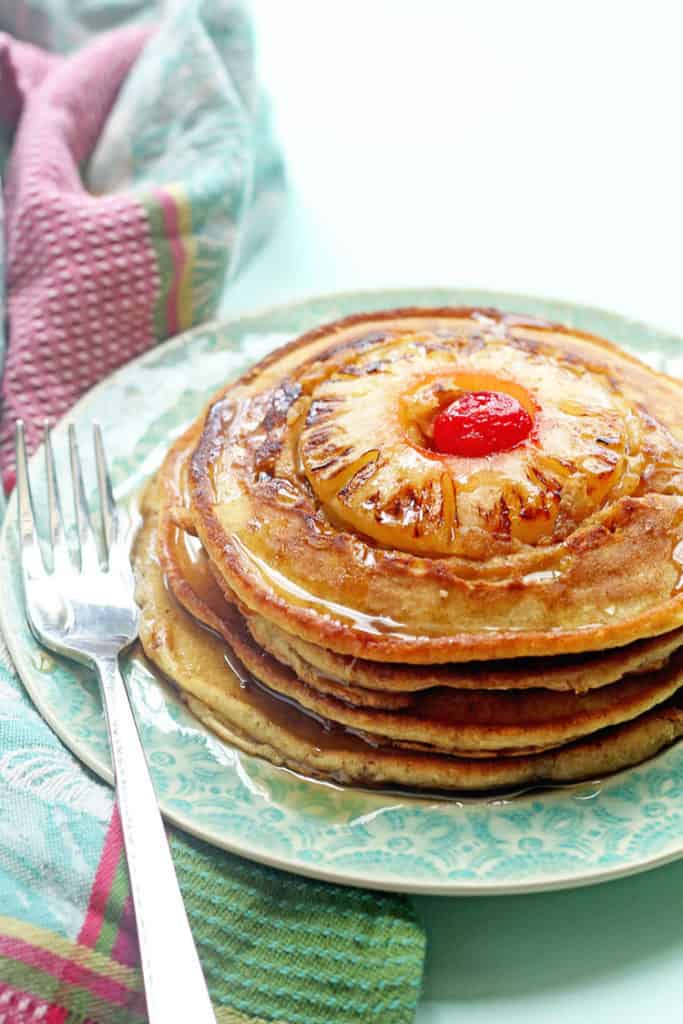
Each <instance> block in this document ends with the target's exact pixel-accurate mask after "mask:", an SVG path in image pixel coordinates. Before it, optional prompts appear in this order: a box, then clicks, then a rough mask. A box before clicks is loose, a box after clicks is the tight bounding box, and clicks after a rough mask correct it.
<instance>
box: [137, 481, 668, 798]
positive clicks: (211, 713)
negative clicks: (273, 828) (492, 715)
mask: <svg viewBox="0 0 683 1024" xmlns="http://www.w3.org/2000/svg"><path fill="white" fill-rule="evenodd" d="M156 497H157V495H156V489H155V487H152V488H150V489H149V491H148V492H147V498H146V502H145V505H144V509H143V511H144V523H143V526H142V528H141V530H140V532H139V534H138V537H137V539H136V545H135V552H134V564H135V570H136V577H137V581H138V588H137V599H138V602H139V604H140V606H141V625H140V640H141V643H142V645H143V648H144V651H145V653H146V655H147V656H148V658H149V659H150V661H151V662H152V663H153V664H154V665H156V666H157V668H158V669H159V670H161V672H163V673H164V674H165V675H166V676H167V677H168V678H169V679H170V680H172V681H173V682H174V683H175V685H176V686H178V687H179V688H180V690H181V692H182V693H183V695H184V697H185V699H186V700H187V702H188V705H189V706H190V707H191V709H192V710H193V712H194V713H195V714H196V715H197V716H198V717H199V718H200V719H201V720H202V721H203V722H205V724H207V725H208V726H209V727H210V728H212V729H214V730H215V731H216V732H217V733H218V734H219V735H222V736H223V737H224V738H225V739H227V740H228V741H229V742H230V743H231V744H233V745H234V746H236V747H238V748H239V749H242V750H245V751H246V752H248V753H252V754H257V755H259V756H262V757H266V758H267V759H268V760H270V761H271V762H273V763H275V764H280V765H285V766H287V767H290V768H292V769H294V770H297V771H302V772H305V773H306V774H308V775H312V776H317V777H322V778H333V779H335V780H337V781H340V782H354V783H361V784H366V785H404V786H409V787H413V788H426V789H430V790H482V789H496V788H500V787H504V786H511V785H519V784H524V785H527V784H536V783H539V782H570V781H576V780H580V779H584V778H593V777H596V776H602V775H604V774H607V773H609V772H613V771H617V770H619V769H621V768H624V767H627V766H628V765H630V764H634V763H637V762H638V761H640V760H643V759H644V758H646V757H649V756H652V755H653V754H655V753H656V752H657V751H658V750H661V749H662V748H663V747H665V746H667V745H668V744H670V743H671V742H673V741H674V740H675V739H676V738H677V737H678V736H680V735H681V734H682V733H683V707H682V706H681V705H680V704H677V703H676V702H675V699H674V701H669V702H667V703H666V704H664V705H662V706H660V707H659V708H657V709H655V710H653V711H650V712H647V713H646V714H644V715H641V716H639V717H638V718H637V719H635V720H634V721H633V722H630V723H628V724H626V725H621V726H616V727H614V728H611V729H606V730H603V731H601V732H599V733H597V734H594V735H592V736H591V737H590V738H588V739H586V740H581V741H578V742H576V743H573V744H569V745H567V746H563V747H559V748H556V749H554V750H552V751H547V752H544V753H540V754H533V755H526V756H520V757H502V756H498V757H495V758H458V757H452V756H448V755H442V754H437V753H426V752H422V751H412V750H406V749H401V748H396V747H392V746H390V745H389V746H377V747H374V746H371V745H370V744H368V743H367V742H366V741H364V740H363V739H361V738H359V737H356V736H354V735H351V734H349V732H348V731H347V730H345V729H343V728H340V727H335V726H330V725H329V724H328V723H325V722H323V721H320V720H317V719H315V718H313V717H311V715H309V714H305V713H304V712H303V711H301V710H299V709H298V708H297V707H296V705H295V704H294V703H293V702H289V701H287V702H285V701H283V700H282V699H279V698H276V697H275V696H273V695H272V694H270V693H268V692H267V691H266V690H264V689H263V688H261V687H259V686H257V685H255V684H253V683H251V682H250V681H249V680H244V679H240V678H239V677H238V676H237V675H236V674H235V673H233V672H232V671H230V669H229V668H228V667H227V665H226V661H225V645H224V643H223V641H222V640H221V639H220V638H219V637H217V636H216V635H215V634H214V633H213V632H211V631H210V630H207V629H206V628H204V627H202V626H201V625H200V624H199V623H198V622H196V621H195V620H194V619H193V618H192V617H191V616H190V615H189V614H188V613H187V612H185V611H184V610H183V609H182V607H181V606H180V605H179V603H178V602H177V601H176V600H175V599H174V598H173V596H172V595H171V593H170V591H169V589H168V588H167V587H166V586H165V583H164V579H163V574H162V571H161V568H160V565H159V562H158V559H157V554H156V552H157V525H158V523H157V514H156V510H155V500H156Z"/></svg>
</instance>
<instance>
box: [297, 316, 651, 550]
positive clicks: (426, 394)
mask: <svg viewBox="0 0 683 1024" xmlns="http://www.w3.org/2000/svg"><path fill="white" fill-rule="evenodd" d="M467 346H468V339H467V336H464V337H463V336H462V335H460V336H458V334H457V333H455V334H453V335H452V336H451V337H443V338H437V339H435V338H434V337H431V336H430V335H429V334H426V333H425V332H417V331H416V332H411V333H405V334H399V335H398V336H396V337H390V338H388V339H387V340H386V341H384V342H383V343H382V344H381V345H376V346H373V347H372V348H371V349H369V350H366V351H360V352H356V351H353V350H351V351H349V353H348V356H347V359H346V360H345V361H343V362H341V363H338V362H337V363H335V364H333V365H332V366H331V367H330V372H329V374H328V375H326V376H325V377H323V378H322V379H318V380H317V381H316V384H315V387H313V389H312V390H311V392H310V395H308V396H307V398H308V408H307V411H306V415H305V421H304V423H303V427H302V429H301V433H300V435H299V456H300V459H301V463H302V466H303V468H304V471H305V473H306V477H307V479H308V481H309V483H310V485H311V487H312V488H313V491H314V493H315V496H316V498H317V499H318V501H319V502H320V504H321V506H322V508H323V509H324V510H325V513H326V515H327V516H328V518H330V519H331V520H333V521H336V522H337V523H339V524H340V525H343V526H344V527H345V528H346V529H352V530H355V531H357V532H359V533H362V534H364V535H365V536H367V537H370V538H372V540H374V541H375V542H376V543H378V544H381V545H382V546H384V547H387V548H398V549H400V550H402V551H409V552H413V553H415V554H426V555H448V554H458V555H463V556H465V557H469V558H474V559H477V558H482V557H486V555H487V554H488V553H489V552H490V550H491V543H490V542H489V540H488V538H491V540H494V541H497V542H500V541H502V542H503V543H506V542H509V541H513V542H514V541H520V542H522V543H524V544H532V545H533V544H539V543H552V542H556V541H558V540H563V539H564V538H565V537H567V536H569V535H570V534H571V533H572V532H573V531H574V529H576V527H577V526H578V525H579V524H580V523H581V522H583V520H585V519H586V518H588V517H589V516H590V515H592V514H594V513H595V512H596V511H597V510H598V509H599V508H600V507H601V506H602V504H603V503H604V502H605V500H606V499H607V498H608V497H610V498H611V499H612V500H614V499H615V498H617V497H620V496H622V495H627V494H632V493H633V492H634V491H635V489H636V487H637V486H638V483H639V481H640V477H641V472H642V469H643V464H644V458H643V454H642V450H641V449H642V424H641V421H640V420H639V419H638V418H637V417H636V416H635V415H634V414H633V412H632V410H631V408H630V407H629V405H628V403H627V402H625V401H624V400H623V399H622V398H621V397H620V396H619V395H618V394H615V393H614V391H613V390H612V389H611V388H610V386H609V379H608V378H607V377H606V375H604V374H602V373H593V374H590V375H585V374H582V373H580V372H579V371H577V367H576V366H575V365H574V364H571V363H569V364H567V363H563V362H562V360H561V356H560V358H557V357H554V356H548V355H546V354H544V355H541V354H539V353H537V352H535V351H533V349H532V350H528V349H527V348H525V347H524V346H523V345H520V346H519V347H517V346H514V345H511V344H510V342H509V340H507V339H505V338H502V339H495V338H494V339H492V340H491V341H490V342H489V343H488V344H487V345H486V346H485V347H482V348H479V349H478V350H476V351H469V352H468V351H467ZM478 390H491V391H499V392H500V391H502V392H506V393H508V394H510V395H512V396H513V397H515V398H517V399H518V401H519V402H520V404H521V405H522V406H523V407H524V408H526V409H527V411H528V412H530V413H531V414H532V416H533V419H534V431H533V434H532V436H531V437H529V438H528V440H527V441H526V442H524V443H522V444H521V445H518V446H517V447H516V448H513V449H512V450H510V451H505V452H500V453H497V454H494V455H487V456H482V457H476V458H473V457H463V456H455V455H444V454H441V453H439V452H437V451H435V450H434V449H433V448H432V447H430V439H431V434H432V424H433V422H434V419H435V417H436V415H437V414H438V413H439V411H440V410H441V409H442V408H443V407H444V406H445V405H447V404H449V403H450V402H451V401H453V399H454V398H456V397H457V396H458V395H459V394H462V392H463V391H478ZM487 535H488V536H487ZM482 538H484V540H485V541H486V543H485V545H484V546H483V545H482Z"/></svg>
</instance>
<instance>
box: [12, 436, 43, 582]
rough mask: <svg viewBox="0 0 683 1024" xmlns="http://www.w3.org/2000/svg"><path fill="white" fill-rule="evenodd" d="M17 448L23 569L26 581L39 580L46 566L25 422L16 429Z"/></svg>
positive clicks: (19, 524) (19, 523) (19, 522)
mask: <svg viewBox="0 0 683 1024" xmlns="http://www.w3.org/2000/svg"><path fill="white" fill-rule="evenodd" d="M15 448H16V462H17V501H18V520H19V521H18V526H19V537H20V540H21V567H22V570H23V573H24V577H25V578H26V579H29V580H32V579H38V578H39V577H41V576H44V575H45V566H44V565H43V558H42V555H41V553H40V547H39V545H38V540H37V538H36V525H35V517H34V515H33V498H32V496H31V483H30V481H29V476H28V460H27V458H26V437H25V435H24V421H23V420H17V423H16V428H15Z"/></svg>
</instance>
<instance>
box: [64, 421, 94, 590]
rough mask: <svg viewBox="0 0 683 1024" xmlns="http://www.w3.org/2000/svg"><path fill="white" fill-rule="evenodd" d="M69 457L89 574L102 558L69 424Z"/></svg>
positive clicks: (83, 564) (85, 567)
mask: <svg viewBox="0 0 683 1024" xmlns="http://www.w3.org/2000/svg"><path fill="white" fill-rule="evenodd" d="M69 455H70V457H71V483H72V486H73V492H74V512H75V514H76V529H77V530H78V543H79V547H80V556H81V572H87V571H92V570H96V569H99V565H100V558H99V554H98V552H97V541H96V540H95V534H94V533H93V529H92V526H91V524H90V515H89V513H88V503H87V501H86V500H85V487H84V486H83V471H82V469H81V458H80V455H79V454H78V440H77V438H76V428H75V427H74V425H73V423H70V424H69Z"/></svg>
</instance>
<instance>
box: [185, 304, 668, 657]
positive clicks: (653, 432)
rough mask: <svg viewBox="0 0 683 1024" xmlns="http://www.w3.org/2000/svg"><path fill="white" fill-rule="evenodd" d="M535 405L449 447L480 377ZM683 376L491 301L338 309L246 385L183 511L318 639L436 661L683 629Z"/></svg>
mask: <svg viewBox="0 0 683 1024" xmlns="http://www.w3.org/2000/svg"><path fill="white" fill-rule="evenodd" d="M482 387H483V388H484V389H486V388H490V389H492V390H506V389H507V390H508V391H509V393H511V394H513V395H514V396H515V397H517V398H518V400H519V401H520V402H522V404H524V402H526V403H527V405H526V407H527V408H528V409H529V410H530V411H531V412H532V413H533V418H534V429H533V431H532V434H531V435H530V437H529V438H528V439H527V440H526V441H524V442H523V443H522V444H520V445H518V447H516V448H514V449H512V450H510V451H507V452H500V453H497V454H494V455H490V456H487V457H485V458H482V459H480V458H462V457H457V456H444V455H441V454H439V453H437V452H435V451H434V450H433V448H432V447H430V443H431V441H430V425H431V423H433V419H434V416H435V415H436V414H437V412H438V410H439V409H441V408H442V407H443V404H444V402H447V401H449V400H452V398H453V397H454V396H455V395H457V394H458V393H461V392H462V390H479V389H481V388H482ZM682 399H683V385H681V383H680V382H678V381H674V380H672V379H671V378H668V377H665V376H663V375H662V374H658V373H656V372H655V371H653V370H651V369H649V368H648V367H647V366H645V365H644V364H642V363H640V362H639V361H638V360H637V359H634V358H633V357H631V356H630V355H627V354H626V353H624V352H622V351H621V350H619V349H618V348H616V347H615V346H613V345H611V344H610V343H609V342H606V341H603V340H602V339H599V338H596V337H594V336H591V335H587V334H583V333H581V332H577V331H572V330H569V329H566V328H561V327H557V326H555V325H551V324H547V323H541V322H538V321H532V320H525V319H523V318H519V317H512V316H507V315H503V314H498V313H495V312H492V311H482V310H472V309H439V310H419V309H415V310H398V311H391V312H387V313H372V314H366V315H361V316H357V317H350V318H348V319H347V320H345V321H340V322H338V323H336V324H332V325H326V326H325V327H322V328H320V329H318V330H317V331H313V332H311V333H309V334H308V335H305V336H304V337H302V338H300V339H298V340H297V341H295V342H292V343H291V344H290V345H288V346H285V347H284V348H283V349H280V350H278V351H277V352H274V353H273V354H272V355H270V356H269V357H267V358H266V359H265V360H263V361H262V362H261V363H260V364H258V365H257V366H256V367H254V368H253V369H252V370H250V371H249V372H248V373H247V374H245V375H244V377H242V378H241V379H240V380H239V381H237V382H235V383H234V384H231V385H229V386H228V387H227V388H226V389H225V390H224V391H223V392H222V393H221V394H220V395H219V396H217V398H216V399H215V400H214V402H213V403H212V405H211V406H210V407H209V410H208V412H207V414H206V416H205V417H203V418H202V419H201V420H200V421H198V424H197V428H198V431H201V437H200V440H199V443H198V445H197V448H196V451H195V452H194V455H193V457H192V459H191V461H190V465H189V469H188V494H189V499H188V508H187V510H186V519H187V521H188V522H190V523H191V524H192V525H193V528H194V530H195V531H196V532H197V534H198V536H199V538H200V540H201V542H202V544H203V546H204V548H205V549H206V550H207V553H208V555H209V557H210V559H211V562H212V564H213V566H214V568H215V570H216V573H217V576H218V578H219V582H221V584H222V585H223V587H224V589H225V592H226V594H227V595H228V596H229V597H231V596H236V597H237V598H238V599H239V601H240V602H242V604H243V605H244V606H245V608H247V609H249V610H251V611H254V612H256V613H258V614H260V615H263V616H264V617H266V618H267V619H269V620H270V621H272V622H273V623H275V624H276V625H278V626H280V627H281V628H283V629H285V630H286V631H288V632H290V633H293V634H295V635H297V636H300V637H301V638H303V639H305V640H308V641H310V642H312V643H315V644H318V645H319V646H323V647H328V648H329V649H330V650H333V651H336V652H338V653H340V654H348V655H353V656H356V657H363V658H368V659H371V660H373V659H374V660H378V661H383V660H386V661H394V662H399V661H403V662H407V663H413V664H420V663H423V664H429V663H431V664H436V663H444V662H449V661H454V662H456V661H468V660H479V659H489V658H506V657H516V656H526V655H545V654H559V653H570V652H580V651H589V650H598V649H603V648H608V647H616V646H620V645H622V644H626V643H629V642H631V641H632V640H637V639H640V638H642V637H645V636H653V635H657V634H660V633H664V632H666V631H668V630H671V629H675V628H676V627H678V626H679V625H681V624H683V578H682V575H681V569H682V568H683V445H682V443H681V442H682V441H683V401H682Z"/></svg>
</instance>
